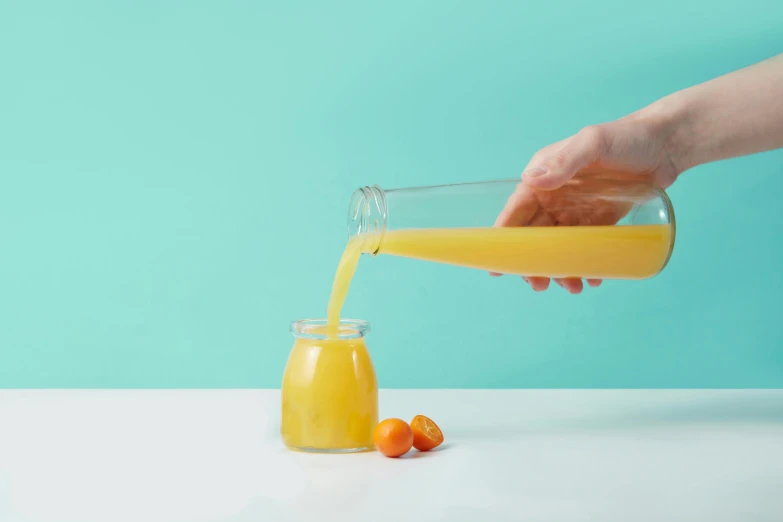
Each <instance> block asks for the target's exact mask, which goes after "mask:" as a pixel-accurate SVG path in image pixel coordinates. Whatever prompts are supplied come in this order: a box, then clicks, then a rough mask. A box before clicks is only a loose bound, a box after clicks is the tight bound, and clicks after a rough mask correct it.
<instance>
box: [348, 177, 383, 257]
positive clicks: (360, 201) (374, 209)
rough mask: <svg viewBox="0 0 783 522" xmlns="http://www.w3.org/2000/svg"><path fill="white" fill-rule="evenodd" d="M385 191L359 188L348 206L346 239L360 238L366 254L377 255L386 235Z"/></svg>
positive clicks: (379, 188) (378, 188) (369, 187)
mask: <svg viewBox="0 0 783 522" xmlns="http://www.w3.org/2000/svg"><path fill="white" fill-rule="evenodd" d="M386 221H387V208H386V191H385V190H384V189H382V188H381V187H379V186H378V185H372V186H367V187H361V188H359V189H357V190H356V191H355V192H354V193H353V195H352V196H351V201H350V204H349V206H348V239H349V240H351V239H352V238H355V237H362V238H363V239H364V241H365V242H366V246H367V248H368V253H370V254H372V255H376V254H378V251H379V249H380V246H381V242H382V241H383V236H384V234H385V233H386Z"/></svg>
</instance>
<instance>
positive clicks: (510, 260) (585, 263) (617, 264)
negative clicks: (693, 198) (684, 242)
mask: <svg viewBox="0 0 783 522" xmlns="http://www.w3.org/2000/svg"><path fill="white" fill-rule="evenodd" d="M672 234H673V230H672V227H671V226H670V225H627V226H571V227H569V226H563V227H507V228H444V229H426V228H424V229H409V230H393V231H388V232H386V233H385V234H384V236H383V239H382V242H381V246H380V253H382V254H388V255H393V256H402V257H410V258H414V259H422V260H425V261H436V262H438V263H447V264H450V265H458V266H465V267H470V268H478V269H481V270H486V271H488V272H499V273H502V274H516V275H525V276H551V277H585V278H586V277H589V278H596V279H645V278H648V277H652V276H654V275H655V274H657V273H658V272H660V271H661V270H662V269H663V268H664V266H665V265H666V262H667V261H668V259H669V254H670V252H671V247H672V239H673V238H672Z"/></svg>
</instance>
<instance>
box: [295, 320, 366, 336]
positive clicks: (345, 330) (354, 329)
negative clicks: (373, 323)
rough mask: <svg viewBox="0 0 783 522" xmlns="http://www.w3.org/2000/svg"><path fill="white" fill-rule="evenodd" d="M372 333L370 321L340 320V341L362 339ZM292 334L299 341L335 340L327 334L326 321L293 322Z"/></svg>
mask: <svg viewBox="0 0 783 522" xmlns="http://www.w3.org/2000/svg"><path fill="white" fill-rule="evenodd" d="M369 332H370V323H369V321H363V320H361V319H340V324H339V325H338V327H337V338H338V339H360V338H362V337H364V336H365V335H367V334H368V333H369ZM291 333H292V334H293V335H294V337H297V338H299V339H316V340H322V339H329V338H332V339H333V338H334V336H330V335H329V334H328V333H327V320H326V319H299V320H298V321H291Z"/></svg>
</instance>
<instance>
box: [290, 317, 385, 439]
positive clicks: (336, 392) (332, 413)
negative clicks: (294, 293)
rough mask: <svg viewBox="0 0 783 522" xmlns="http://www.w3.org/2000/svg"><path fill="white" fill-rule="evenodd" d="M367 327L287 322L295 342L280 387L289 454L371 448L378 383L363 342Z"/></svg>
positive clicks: (316, 321) (362, 324) (350, 323)
mask: <svg viewBox="0 0 783 522" xmlns="http://www.w3.org/2000/svg"><path fill="white" fill-rule="evenodd" d="M369 331H370V323H368V322H366V321H357V320H354V319H341V320H340V324H339V326H338V327H337V329H336V331H335V328H334V327H333V326H332V327H328V328H327V326H326V320H325V319H305V320H301V321H294V322H293V323H291V333H293V335H294V337H295V338H296V339H295V341H294V347H293V349H292V350H291V354H290V355H289V357H288V363H287V364H286V368H285V373H284V374H283V385H282V403H283V404H282V423H281V427H280V432H281V436H282V439H283V442H284V443H285V445H286V446H288V447H289V448H291V449H294V450H300V451H309V452H317V453H352V452H357V451H367V450H371V449H372V448H373V444H372V433H373V430H374V429H375V425H376V424H377V423H378V384H377V381H376V378H375V370H374V368H373V365H372V360H371V359H370V353H369V352H368V351H367V346H366V345H365V343H364V338H365V336H366V335H367V333H368V332H369Z"/></svg>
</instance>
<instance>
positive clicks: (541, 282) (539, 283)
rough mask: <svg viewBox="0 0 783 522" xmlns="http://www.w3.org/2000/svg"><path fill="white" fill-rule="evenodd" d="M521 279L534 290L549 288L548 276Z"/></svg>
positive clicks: (539, 290)
mask: <svg viewBox="0 0 783 522" xmlns="http://www.w3.org/2000/svg"><path fill="white" fill-rule="evenodd" d="M522 279H524V280H525V282H526V283H527V284H529V285H530V288H532V289H533V290H534V291H536V292H543V291H544V290H546V289H548V288H549V278H548V277H523V278H522Z"/></svg>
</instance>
